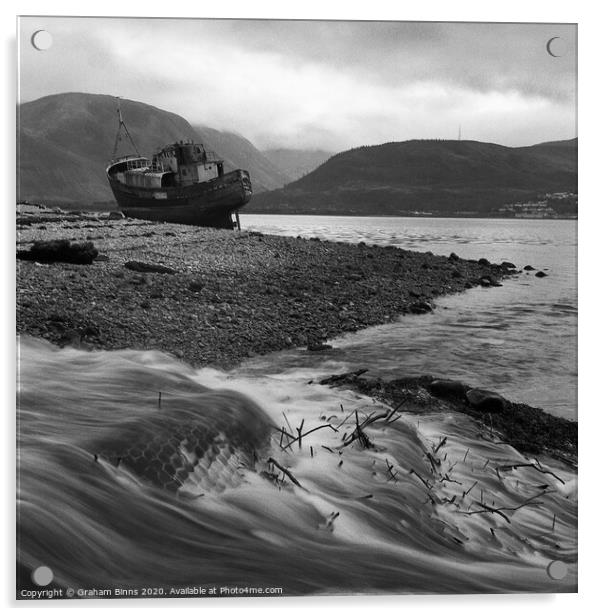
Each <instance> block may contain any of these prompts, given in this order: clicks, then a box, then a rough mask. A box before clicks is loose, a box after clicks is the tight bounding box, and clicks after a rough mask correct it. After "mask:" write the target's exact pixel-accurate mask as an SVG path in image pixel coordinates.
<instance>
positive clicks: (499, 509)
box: [460, 490, 549, 524]
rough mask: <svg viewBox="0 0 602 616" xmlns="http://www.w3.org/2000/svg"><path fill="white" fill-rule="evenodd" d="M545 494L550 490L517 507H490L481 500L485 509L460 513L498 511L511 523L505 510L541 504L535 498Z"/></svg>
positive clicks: (470, 513)
mask: <svg viewBox="0 0 602 616" xmlns="http://www.w3.org/2000/svg"><path fill="white" fill-rule="evenodd" d="M545 494H549V492H546V491H545V490H544V491H543V492H540V493H539V494H535V495H534V496H531V497H530V498H528V499H527V500H526V501H525V502H523V503H521V504H520V505H517V506H516V507H490V506H489V505H486V504H485V503H483V502H481V503H476V504H477V505H480V506H481V507H483V509H477V510H475V511H460V513H464V514H465V515H473V514H477V513H497V514H498V515H500V516H502V517H503V518H504V519H505V520H506V521H507V522H508V523H509V524H510V518H509V517H508V516H507V515H506V514H505V513H504V511H518V510H519V509H522V508H523V507H526V506H527V505H541V502H537V501H536V500H535V499H536V498H539V497H540V496H544V495H545Z"/></svg>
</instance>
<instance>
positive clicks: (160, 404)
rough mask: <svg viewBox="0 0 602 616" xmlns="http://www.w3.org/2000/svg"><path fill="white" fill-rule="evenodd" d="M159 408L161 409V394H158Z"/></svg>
mask: <svg viewBox="0 0 602 616" xmlns="http://www.w3.org/2000/svg"><path fill="white" fill-rule="evenodd" d="M159 408H161V392H159Z"/></svg>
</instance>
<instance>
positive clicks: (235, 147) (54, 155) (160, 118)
mask: <svg viewBox="0 0 602 616" xmlns="http://www.w3.org/2000/svg"><path fill="white" fill-rule="evenodd" d="M121 111H122V115H123V117H124V119H125V122H126V124H127V127H128V130H129V131H130V133H131V135H132V137H133V139H134V142H135V143H136V145H137V146H138V150H139V152H140V153H141V154H145V155H150V154H152V153H153V152H154V151H156V150H157V149H159V148H160V147H162V146H164V145H166V144H168V143H173V142H175V141H179V140H181V139H191V138H192V139H196V140H199V141H201V143H203V144H204V145H205V147H206V148H207V149H208V150H214V151H216V152H217V153H218V154H219V155H220V156H221V157H222V158H224V163H225V164H224V167H225V169H226V170H231V169H238V168H242V169H246V170H247V171H249V173H250V174H251V180H252V182H253V188H254V190H255V192H256V193H257V192H261V191H262V190H270V189H274V188H278V187H280V186H282V185H283V184H284V183H286V182H287V181H288V177H287V176H286V175H285V174H283V173H282V172H281V171H280V170H279V169H277V168H276V167H274V165H273V164H272V163H270V161H269V160H267V159H266V158H265V157H264V156H263V155H262V154H261V153H260V152H259V151H258V150H257V149H256V148H254V146H253V145H252V144H251V143H250V142H249V141H248V140H246V139H245V138H244V137H240V136H238V135H234V134H232V133H221V132H219V131H216V130H213V129H210V128H206V127H203V128H199V129H194V128H193V127H192V126H191V125H190V124H189V123H188V122H187V121H186V120H185V119H184V118H182V117H180V116H179V115H176V114H175V113H170V112H168V111H164V110H162V109H158V108H157V107H153V106H151V105H147V104H145V103H140V102H136V101H130V100H122V101H121ZM18 114H19V118H18V121H19V124H18V126H19V131H18V144H17V168H18V185H17V198H18V199H20V200H28V201H34V202H35V201H40V202H43V203H58V204H65V205H69V204H72V205H77V206H78V207H80V206H81V207H86V206H90V205H92V204H94V203H104V204H109V203H114V200H113V194H112V192H111V190H110V188H109V184H108V182H107V180H106V176H105V167H106V164H107V162H108V160H109V158H110V157H111V154H112V152H113V145H114V140H115V134H116V132H117V125H118V120H117V113H116V101H115V97H113V96H107V95H102V94H83V93H65V94H55V95H52V96H45V97H44V98H40V99H38V100H35V101H31V102H28V103H23V104H21V105H20V106H19V108H18ZM131 152H132V147H131V145H130V144H129V143H124V142H121V143H120V147H119V149H118V154H126V153H131Z"/></svg>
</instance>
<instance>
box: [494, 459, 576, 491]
mask: <svg viewBox="0 0 602 616" xmlns="http://www.w3.org/2000/svg"><path fill="white" fill-rule="evenodd" d="M529 467H530V468H534V469H535V470H536V471H538V472H539V473H543V474H544V475H552V477H555V478H556V479H558V481H560V483H562V484H563V485H564V481H563V480H562V479H561V478H560V477H559V476H558V475H556V474H555V473H553V472H552V471H547V470H545V469H544V468H543V466H542V465H541V464H540V463H539V460H538V461H537V464H535V463H533V462H531V463H524V464H523V463H518V464H507V465H506V466H498V469H499V470H500V471H513V470H514V469H516V468H529Z"/></svg>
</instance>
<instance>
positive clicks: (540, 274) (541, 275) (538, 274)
mask: <svg viewBox="0 0 602 616" xmlns="http://www.w3.org/2000/svg"><path fill="white" fill-rule="evenodd" d="M546 276H547V274H546V273H545V272H542V271H539V272H537V273H536V274H535V277H536V278H545V277H546Z"/></svg>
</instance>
